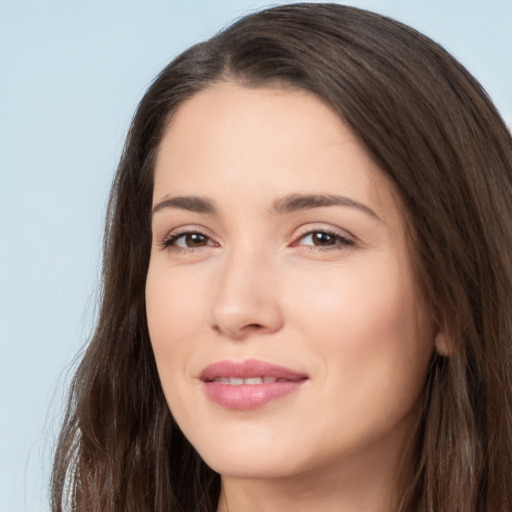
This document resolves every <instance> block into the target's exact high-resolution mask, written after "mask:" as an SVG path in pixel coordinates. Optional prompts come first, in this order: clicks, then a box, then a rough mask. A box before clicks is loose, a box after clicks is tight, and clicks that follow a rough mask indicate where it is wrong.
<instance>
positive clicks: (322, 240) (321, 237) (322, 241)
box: [313, 232, 336, 246]
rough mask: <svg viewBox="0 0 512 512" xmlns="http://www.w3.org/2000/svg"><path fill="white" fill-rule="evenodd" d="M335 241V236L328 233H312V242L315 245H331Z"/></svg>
mask: <svg viewBox="0 0 512 512" xmlns="http://www.w3.org/2000/svg"><path fill="white" fill-rule="evenodd" d="M335 242H336V240H335V237H334V236H333V235H330V234H329V233H322V232H319V233H313V243H314V244H315V245H320V246H325V245H333V244H334V243H335Z"/></svg>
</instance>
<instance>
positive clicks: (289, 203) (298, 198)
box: [270, 194, 381, 220]
mask: <svg viewBox="0 0 512 512" xmlns="http://www.w3.org/2000/svg"><path fill="white" fill-rule="evenodd" d="M323 206H347V207H350V208H356V209H358V210H360V211H362V212H364V213H366V214H367V215H369V216H370V217H373V218H375V219H378V220H381V219H380V218H379V216H378V215H377V214H376V213H375V212H374V211H373V210H372V209H371V208H369V207H368V206H366V205H365V204H363V203H360V202H358V201H355V200H354V199H351V198H350V197H345V196H338V195H335V194H290V195H288V196H285V197H283V198H281V199H278V200H277V201H275V202H274V203H273V205H272V208H271V210H270V211H271V213H280V214H282V213H292V212H296V211H299V210H309V209H312V208H321V207H323Z"/></svg>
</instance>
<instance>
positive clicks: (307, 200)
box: [151, 194, 380, 220]
mask: <svg viewBox="0 0 512 512" xmlns="http://www.w3.org/2000/svg"><path fill="white" fill-rule="evenodd" d="M324 206H348V207H351V208H357V209H358V210H360V211H362V212H364V213H366V214H367V215H369V216H370V217H373V218H375V219H378V220H380V218H379V217H378V215H377V214H376V213H375V212H374V211H373V210H372V209H371V208H369V207H368V206H366V205H364V204H363V203H360V202H358V201H355V200H354V199H350V198H349V197H345V196H339V195H336V194H289V195H287V196H285V197H283V198H281V199H278V200H277V201H275V202H274V203H273V204H272V208H271V209H270V213H277V214H285V213H292V212H296V211H300V210H309V209H313V208H321V207H324ZM165 208H177V209H180V210H187V211H190V212H195V213H205V214H210V215H213V214H215V213H216V210H215V207H214V206H213V203H212V202H211V201H209V200H208V199H204V198H202V197H198V196H177V197H171V198H169V199H164V200H163V201H160V202H159V203H157V204H156V205H155V206H154V207H153V209H152V211H151V214H152V215H154V214H155V213H157V212H159V211H161V210H163V209H165Z"/></svg>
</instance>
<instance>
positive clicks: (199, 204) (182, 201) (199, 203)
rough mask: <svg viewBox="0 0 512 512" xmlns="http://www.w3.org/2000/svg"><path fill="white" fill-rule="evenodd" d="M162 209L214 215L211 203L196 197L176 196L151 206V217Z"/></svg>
mask: <svg viewBox="0 0 512 512" xmlns="http://www.w3.org/2000/svg"><path fill="white" fill-rule="evenodd" d="M164 208H178V209H180V210H188V211H190V212H196V213H209V214H214V213H215V207H214V206H213V203H212V202H211V201H208V200H207V199H203V198H202V197H196V196H183V197H182V196H178V197H171V198H169V199H164V200H163V201H161V202H159V203H157V204H156V205H155V206H153V209H152V210H151V215H154V214H155V213H156V212H159V211H160V210H163V209H164Z"/></svg>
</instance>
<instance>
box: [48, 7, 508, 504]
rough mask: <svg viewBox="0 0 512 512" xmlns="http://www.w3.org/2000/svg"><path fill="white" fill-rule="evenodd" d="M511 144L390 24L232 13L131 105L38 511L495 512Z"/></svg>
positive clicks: (477, 103) (345, 10) (455, 70)
mask: <svg viewBox="0 0 512 512" xmlns="http://www.w3.org/2000/svg"><path fill="white" fill-rule="evenodd" d="M511 191H512V141H511V137H510V134H509V132H508V131H507V129H506V127H505V125H504V123H503V122H502V121H501V119H500V117H499V115H498V114H497V112H496V110H495V109H494V107H493V106H492V104H491V103H490V101H489V100H488V98H487V96H486V95H485V93H484V92H483V91H482V89H481V88H480V86H479V85H478V84H477V83H476V81H475V80H474V79H473V78H472V77H471V76H470V75H469V74H468V73H467V71H465V70H464V69H463V68H462V66H461V65H460V64H458V63H457V62H456V61H455V60H454V59H453V58H452V57H451V56H450V55H448V54H447V53H446V52H445V51H444V50H443V49H442V48H440V47H439V46H438V45H436V44H435V43H433V42H432V41H430V40H429V39H427V38H426V37H424V36H422V35H420V34H418V33H417V32H415V31H414V30H412V29H410V28H408V27H405V26H404V25H402V24H400V23H397V22H395V21H392V20H390V19H387V18H383V17H380V16H378V15H375V14H372V13H369V12H365V11H361V10H358V9H354V8H350V7H344V6H339V5H329V4H322V5H320V4H297V5H291V6H282V7H277V8H273V9H269V10H266V11H262V12H260V13H256V14H253V15H250V16H248V17H246V18H244V19H242V20H240V21H238V22H237V23H235V24H234V25H232V26H231V27H229V28H228V29H226V30H225V31H223V32H221V33H220V34H219V35H217V36H216V37H214V38H212V39H210V40H209V41H207V42H205V43H202V44H199V45H197V46H194V47H193V48H191V49H189V50H188V51H186V52H185V53H184V54H182V55H181V56H179V57H178V58H177V59H175V60H174V61H173V62H172V63H171V64H170V65H169V66H168V67H167V68H165V69H164V70H163V72H162V73H161V74H160V75H159V77H158V78H157V79H156V80H155V82H154V83H153V85H152V86H151V87H150V89H149V90H148V92H147V93H146V95H145V96H144V98H143V100H142V102H141V104H140V105H139V108H138V110H137V113H136V115H135V118H134V121H133V124H132V127H131V130H130V133H129V135H128V140H127V143H126V146H125V151H124V154H123V157H122V160H121V163H120V166H119V170H118V173H117V175H116V179H115V183H114V186H113V190H112V194H111V200H110V205H109V211H108V220H107V228H106V233H105V261H104V292H103V303H102V309H101V315H100V319H99V323H98V327H97V330H96V332H95V335H94V337H93V339H92V341H91V344H90V346H89V348H88V350H87V352H86V354H85V356H84V359H83V361H82V363H81V365H80V367H79V369H78V372H77V375H76V377H75V381H74V385H73V389H72V392H71V398H70V403H69V409H68V414H67V416H66V419H65V424H64V427H63V430H62V433H61V437H60V440H59V447H58V451H57V455H56V459H55V465H54V474H53V508H54V510H56V511H57V510H62V509H63V507H64V505H65V503H66V500H67V503H68V504H69V506H70V508H71V509H73V510H81V511H100V510H101V511H139V512H140V511H145V510H148V511H149V510H157V511H164V510H172V511H174V510H176V511H178V510H180V511H196V510H197V511H199V510H203V511H213V510H218V511H229V510H231V511H235V510H243V511H252V510H267V511H271V510H302V511H309V510H323V511H330V510H344V511H355V510H379V511H393V512H394V511H401V512H403V511H417V512H423V511H436V512H439V511H448V510H449V511H453V512H456V511H459V512H476V511H478V512H481V511H487V512H491V511H492V512H497V511H502V512H505V511H508V510H510V509H511V508H512V489H511V485H510V470H511V467H512V382H511V380H512V317H511V313H510V311H511V310H512V309H511V308H512V263H511V259H510V254H511V249H512V215H511V212H512V192H511Z"/></svg>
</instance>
